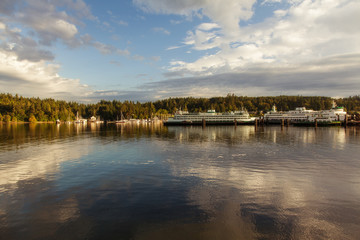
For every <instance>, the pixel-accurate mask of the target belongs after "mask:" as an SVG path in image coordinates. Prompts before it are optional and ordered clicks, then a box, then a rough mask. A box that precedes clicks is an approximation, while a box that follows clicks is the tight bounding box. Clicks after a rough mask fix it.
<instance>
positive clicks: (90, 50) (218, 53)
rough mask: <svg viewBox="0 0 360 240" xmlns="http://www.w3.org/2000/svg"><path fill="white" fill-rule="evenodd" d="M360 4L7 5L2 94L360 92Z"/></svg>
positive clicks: (0, 61)
mask: <svg viewBox="0 0 360 240" xmlns="http://www.w3.org/2000/svg"><path fill="white" fill-rule="evenodd" d="M359 23H360V1H359V0H182V1H174V0H122V1H105V2H104V1H97V0H23V1H22V0H0V89H1V90H0V92H5V93H13V94H15V93H18V94H20V95H23V96H27V97H31V96H35V97H41V98H47V97H52V98H56V99H65V100H77V101H98V100H99V99H119V100H125V99H128V100H140V101H146V100H156V99H162V98H167V97H181V96H194V97H199V96H202V97H212V96H225V95H227V94H228V93H234V94H236V95H244V96H245V95H246V96H274V95H323V96H332V97H346V96H350V95H359V94H360V27H359Z"/></svg>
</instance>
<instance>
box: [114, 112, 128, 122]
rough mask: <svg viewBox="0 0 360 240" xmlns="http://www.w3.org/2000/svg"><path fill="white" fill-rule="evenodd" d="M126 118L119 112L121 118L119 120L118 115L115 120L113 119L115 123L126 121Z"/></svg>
mask: <svg viewBox="0 0 360 240" xmlns="http://www.w3.org/2000/svg"><path fill="white" fill-rule="evenodd" d="M127 122H128V120H127V119H125V118H124V115H123V113H122V112H121V119H120V120H119V117H117V120H116V121H115V123H127Z"/></svg>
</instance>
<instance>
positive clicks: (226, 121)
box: [164, 110, 256, 125]
mask: <svg viewBox="0 0 360 240" xmlns="http://www.w3.org/2000/svg"><path fill="white" fill-rule="evenodd" d="M255 119H256V118H255V117H250V115H249V113H248V112H247V111H246V110H241V111H232V112H225V113H216V111H215V110H208V111H207V112H199V113H189V112H188V111H181V110H180V111H177V112H176V113H175V114H174V117H172V118H169V119H168V120H166V121H164V125H201V124H204V121H205V124H206V125H233V124H253V123H254V122H255Z"/></svg>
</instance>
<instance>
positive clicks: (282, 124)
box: [281, 119, 284, 127]
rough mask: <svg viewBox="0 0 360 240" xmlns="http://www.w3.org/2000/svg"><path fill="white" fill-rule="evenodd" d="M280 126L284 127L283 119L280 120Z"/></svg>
mask: <svg viewBox="0 0 360 240" xmlns="http://www.w3.org/2000/svg"><path fill="white" fill-rule="evenodd" d="M281 126H282V127H283V126H284V119H281Z"/></svg>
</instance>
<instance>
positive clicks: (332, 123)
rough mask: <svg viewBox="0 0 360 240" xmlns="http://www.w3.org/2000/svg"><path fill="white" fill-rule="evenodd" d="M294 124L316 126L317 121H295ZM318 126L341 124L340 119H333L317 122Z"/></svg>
mask: <svg viewBox="0 0 360 240" xmlns="http://www.w3.org/2000/svg"><path fill="white" fill-rule="evenodd" d="M292 124H293V125H294V126H315V122H313V121H311V122H310V121H305V122H293V123H292ZM316 125H317V126H319V127H328V126H341V122H340V121H332V122H317V123H316Z"/></svg>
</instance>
